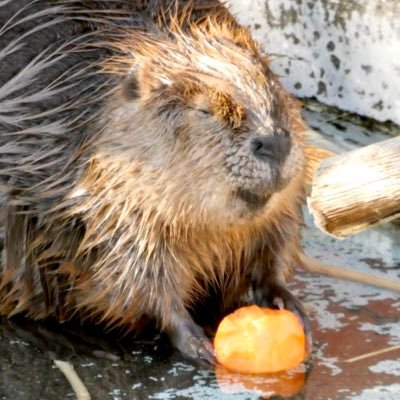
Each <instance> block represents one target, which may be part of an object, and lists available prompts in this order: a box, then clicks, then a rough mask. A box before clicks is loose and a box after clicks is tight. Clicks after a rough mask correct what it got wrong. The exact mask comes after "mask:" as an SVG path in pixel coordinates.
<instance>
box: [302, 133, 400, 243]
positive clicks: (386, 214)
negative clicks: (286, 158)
mask: <svg viewBox="0 0 400 400" xmlns="http://www.w3.org/2000/svg"><path fill="white" fill-rule="evenodd" d="M308 207H309V209H310V212H311V214H312V216H313V218H314V222H315V224H316V225H317V226H318V228H320V229H321V230H322V231H324V232H325V233H328V234H330V235H332V236H335V237H338V238H343V237H346V236H348V235H351V234H354V233H357V232H359V231H362V230H364V229H366V228H369V227H372V226H374V225H377V224H379V223H382V222H387V221H390V220H392V219H395V218H397V217H399V216H400V136H399V137H395V138H393V139H388V140H384V141H382V142H380V143H376V144H373V145H370V146H366V147H364V148H361V149H358V150H354V151H351V152H349V153H346V154H342V155H339V156H336V157H333V158H329V159H327V160H324V161H322V162H321V164H320V167H319V168H318V170H317V174H316V176H315V178H314V181H313V185H312V192H311V196H310V197H309V198H308Z"/></svg>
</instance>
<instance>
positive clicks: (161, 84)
mask: <svg viewBox="0 0 400 400" xmlns="http://www.w3.org/2000/svg"><path fill="white" fill-rule="evenodd" d="M171 85H172V83H171V82H170V81H169V80H168V79H166V78H163V77H161V76H159V75H158V74H157V73H156V71H155V69H154V68H153V67H152V66H151V65H148V64H147V63H146V64H143V65H136V66H134V67H133V68H132V69H131V71H130V72H129V75H128V77H127V78H126V79H125V81H124V83H123V94H124V96H125V98H126V99H127V100H135V99H138V98H140V97H145V96H147V95H150V94H152V93H157V92H161V91H162V90H164V89H165V88H167V87H169V86H171Z"/></svg>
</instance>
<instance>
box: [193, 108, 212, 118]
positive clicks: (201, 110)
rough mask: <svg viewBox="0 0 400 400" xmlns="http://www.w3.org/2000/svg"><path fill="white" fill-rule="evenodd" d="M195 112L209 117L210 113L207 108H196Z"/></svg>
mask: <svg viewBox="0 0 400 400" xmlns="http://www.w3.org/2000/svg"><path fill="white" fill-rule="evenodd" d="M196 112H197V114H198V115H200V117H209V116H210V115H211V111H210V110H207V109H202V108H197V109H196Z"/></svg>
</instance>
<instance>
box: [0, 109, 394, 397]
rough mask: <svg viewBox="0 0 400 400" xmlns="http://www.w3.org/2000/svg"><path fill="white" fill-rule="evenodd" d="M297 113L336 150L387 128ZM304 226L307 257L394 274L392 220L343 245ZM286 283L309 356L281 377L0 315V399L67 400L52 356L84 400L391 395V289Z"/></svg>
mask: <svg viewBox="0 0 400 400" xmlns="http://www.w3.org/2000/svg"><path fill="white" fill-rule="evenodd" d="M305 115H306V117H307V119H308V120H309V122H310V125H311V126H312V127H313V128H315V129H317V130H318V131H320V132H324V133H325V135H324V136H323V137H322V136H321V137H320V141H321V142H323V143H325V144H327V146H328V147H330V148H331V149H335V150H339V151H340V150H348V149H350V148H354V147H356V146H357V145H359V144H362V145H364V144H368V143H370V142H372V141H378V140H381V139H384V138H386V137H387V134H388V132H387V131H386V129H385V128H383V129H381V130H380V133H379V132H378V133H375V132H374V134H372V133H371V130H370V129H368V128H366V127H364V126H361V125H360V126H356V125H355V124H354V122H353V124H351V123H349V122H343V121H342V120H337V119H336V118H335V115H332V114H331V113H330V112H327V111H326V110H325V109H321V108H320V106H318V105H317V104H311V106H310V107H309V108H308V109H307V110H306V111H305ZM328 120H331V121H330V122H326V121H328ZM373 128H374V129H376V126H375V127H373ZM395 133H396V132H395ZM397 133H399V132H397ZM307 225H308V226H307V227H306V228H305V229H304V246H305V248H306V251H307V253H308V254H309V255H312V256H314V257H316V258H319V259H321V260H323V261H325V262H327V263H331V264H336V265H340V266H343V267H349V268H354V269H359V270H362V271H368V272H370V273H371V274H376V275H379V276H385V277H389V278H390V277H392V278H393V279H394V278H397V279H399V278H400V229H398V228H396V227H395V226H394V225H385V226H382V227H379V228H375V229H373V230H370V231H366V232H363V233H361V234H359V235H357V236H354V237H352V238H349V239H346V240H344V241H339V240H335V239H333V238H330V237H328V236H324V235H323V234H321V233H320V232H318V231H317V230H316V229H315V228H314V227H313V226H312V221H311V220H310V218H309V217H308V220H307ZM291 287H292V289H293V290H294V292H295V293H296V294H297V295H298V297H299V298H301V299H302V300H303V302H304V303H305V305H306V308H307V310H308V313H309V315H310V317H311V320H312V324H313V330H314V341H315V346H314V351H313V355H312V358H311V361H310V362H308V363H307V365H305V366H300V367H299V368H297V369H296V370H295V371H291V372H290V373H289V374H286V375H283V376H282V375H281V376H269V377H250V376H240V375H238V374H229V373H226V372H224V371H222V370H221V369H218V370H217V371H214V370H212V369H209V368H207V367H199V366H197V365H195V364H192V363H191V362H189V361H187V360H185V359H184V358H182V357H181V356H180V355H179V354H178V353H177V352H175V351H173V350H172V349H171V348H170V347H169V346H168V344H167V343H166V342H165V340H163V338H162V337H160V336H158V335H156V334H149V335H146V341H143V340H139V341H137V342H135V343H134V342H133V341H132V340H131V339H130V338H123V339H120V340H118V341H115V340H110V339H109V338H107V337H100V338H99V335H98V334H97V332H96V330H94V331H93V330H85V334H84V335H85V336H83V333H82V331H81V330H79V329H77V328H76V327H74V329H72V328H71V329H69V328H68V329H67V328H66V327H64V328H63V330H62V331H59V330H58V328H57V327H44V326H43V325H39V324H30V323H28V322H27V321H23V320H22V321H21V320H19V321H13V322H10V321H3V322H2V323H1V324H0V400H11V399H12V400H19V399H21V400H22V399H23V400H33V399H35V400H36V399H41V400H47V399H48V400H52V399H74V398H75V395H74V393H73V391H72V389H71V387H70V385H69V384H68V382H67V381H66V380H65V378H64V376H63V375H62V374H61V372H60V370H59V369H58V368H57V367H55V366H54V364H53V361H52V360H53V359H54V358H60V359H63V360H67V361H71V363H72V364H73V365H74V367H75V369H76V371H77V373H78V375H79V376H80V378H81V379H82V381H83V382H84V384H85V385H86V387H87V389H88V390H89V392H90V394H91V396H92V399H99V400H103V399H113V400H119V399H121V400H122V399H138V400H142V399H163V400H167V399H168V400H169V399H241V400H245V399H246V400H247V399H249V400H251V399H259V398H269V399H274V400H277V399H283V398H284V399H298V400H300V399H305V400H394V399H396V400H398V399H399V398H400V294H399V293H393V292H390V291H385V290H381V289H377V288H373V287H368V286H365V285H361V284H357V283H352V282H343V281H338V280H335V279H333V278H327V277H322V276H318V275H310V274H306V273H304V272H303V271H302V270H297V271H296V273H295V276H294V278H293V280H292V283H291ZM385 350H386V351H385ZM374 352H375V353H376V354H373V353H374Z"/></svg>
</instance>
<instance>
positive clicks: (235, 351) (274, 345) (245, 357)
mask: <svg viewBox="0 0 400 400" xmlns="http://www.w3.org/2000/svg"><path fill="white" fill-rule="evenodd" d="M214 347H215V352H216V356H217V360H218V362H219V363H220V364H222V365H223V366H224V367H225V368H227V369H228V370H230V371H235V372H242V373H250V374H264V373H274V372H279V371H283V370H287V369H290V368H293V367H295V366H296V365H298V364H300V363H301V362H302V361H304V359H305V358H306V356H307V352H306V339H305V334H304V330H303V327H302V325H301V323H300V322H299V320H298V319H297V317H296V316H295V315H294V314H293V313H292V312H290V311H288V310H273V309H267V308H260V307H258V306H249V307H242V308H239V309H238V310H236V311H235V312H234V313H232V314H230V315H228V316H226V317H225V318H224V319H223V320H222V322H221V323H220V325H219V327H218V330H217V333H216V336H215V340H214Z"/></svg>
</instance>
